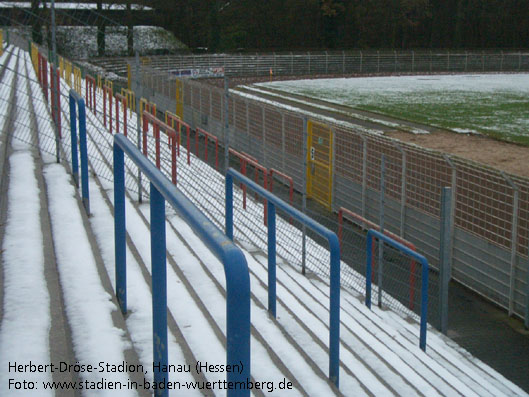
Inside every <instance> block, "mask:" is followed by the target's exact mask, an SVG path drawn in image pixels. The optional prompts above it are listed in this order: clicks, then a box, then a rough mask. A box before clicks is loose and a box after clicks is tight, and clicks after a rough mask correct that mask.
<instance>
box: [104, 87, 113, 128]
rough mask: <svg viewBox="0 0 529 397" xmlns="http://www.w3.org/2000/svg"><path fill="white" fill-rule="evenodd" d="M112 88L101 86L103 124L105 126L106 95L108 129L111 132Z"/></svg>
mask: <svg viewBox="0 0 529 397" xmlns="http://www.w3.org/2000/svg"><path fill="white" fill-rule="evenodd" d="M112 96H113V93H112V88H110V87H108V86H106V85H104V86H103V125H104V126H105V127H106V126H107V97H108V123H109V131H110V133H111V134H112Z"/></svg>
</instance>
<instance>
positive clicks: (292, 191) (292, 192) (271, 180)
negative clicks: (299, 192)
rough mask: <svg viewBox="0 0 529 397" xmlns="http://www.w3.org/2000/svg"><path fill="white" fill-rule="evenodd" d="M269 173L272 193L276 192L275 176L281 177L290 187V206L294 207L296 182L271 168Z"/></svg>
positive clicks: (269, 186)
mask: <svg viewBox="0 0 529 397" xmlns="http://www.w3.org/2000/svg"><path fill="white" fill-rule="evenodd" d="M269 173H270V174H269V177H268V190H270V192H271V193H273V192H274V175H277V176H279V177H281V178H282V179H283V180H285V181H286V182H287V183H288V185H289V190H288V198H289V200H290V205H294V180H293V179H292V177H290V176H288V175H287V174H285V173H283V172H281V171H278V170H276V169H274V168H270V171H269ZM290 223H291V224H292V218H290Z"/></svg>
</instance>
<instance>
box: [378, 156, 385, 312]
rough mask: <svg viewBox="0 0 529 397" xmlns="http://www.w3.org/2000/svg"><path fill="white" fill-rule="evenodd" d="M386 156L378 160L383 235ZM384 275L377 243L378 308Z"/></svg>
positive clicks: (380, 243)
mask: <svg viewBox="0 0 529 397" xmlns="http://www.w3.org/2000/svg"><path fill="white" fill-rule="evenodd" d="M385 192H386V156H385V155H382V159H381V160H380V210H379V211H380V214H379V215H380V217H379V225H380V233H382V234H384V206H385V204H386V198H385ZM383 274H384V243H383V242H382V240H379V241H378V307H382V292H383V290H384V287H383V283H382V277H383Z"/></svg>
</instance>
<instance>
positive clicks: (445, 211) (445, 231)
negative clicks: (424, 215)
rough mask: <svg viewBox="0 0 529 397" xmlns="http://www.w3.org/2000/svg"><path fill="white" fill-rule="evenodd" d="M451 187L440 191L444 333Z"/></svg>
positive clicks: (442, 327)
mask: <svg viewBox="0 0 529 397" xmlns="http://www.w3.org/2000/svg"><path fill="white" fill-rule="evenodd" d="M451 213H452V189H451V188H449V187H443V190H442V193H441V236H440V242H441V245H440V253H439V254H440V255H439V326H440V328H439V329H440V331H441V332H442V333H443V334H445V335H446V332H447V330H448V286H449V283H450V278H451V265H452V260H451V259H452V258H451V255H450V252H451V241H452V237H451V235H450V233H451V231H452V227H451V225H450V223H451Z"/></svg>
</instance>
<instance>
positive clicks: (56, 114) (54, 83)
mask: <svg viewBox="0 0 529 397" xmlns="http://www.w3.org/2000/svg"><path fill="white" fill-rule="evenodd" d="M50 83H51V84H50V93H51V95H50V97H51V114H52V118H53V121H55V123H56V124H57V132H58V134H59V138H62V127H61V75H60V72H59V69H56V70H55V76H54V75H53V64H51V63H50ZM55 89H57V95H56V96H55V95H54V92H55Z"/></svg>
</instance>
